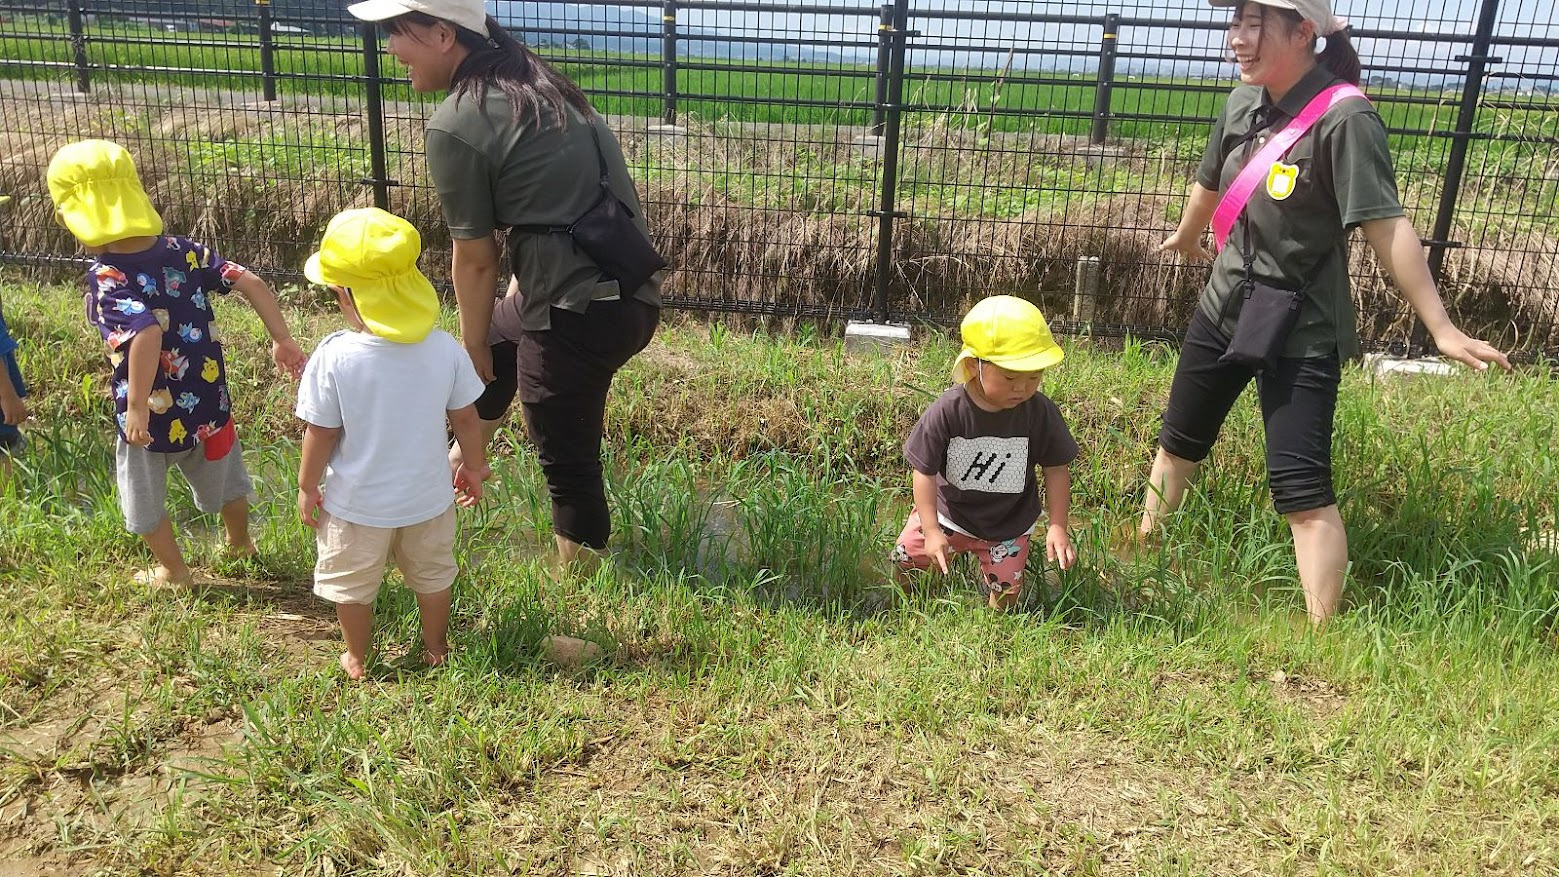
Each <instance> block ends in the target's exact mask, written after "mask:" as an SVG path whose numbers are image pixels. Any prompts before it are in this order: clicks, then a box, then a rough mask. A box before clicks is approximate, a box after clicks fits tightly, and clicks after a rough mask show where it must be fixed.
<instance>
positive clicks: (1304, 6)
mask: <svg viewBox="0 0 1559 877" xmlns="http://www.w3.org/2000/svg"><path fill="white" fill-rule="evenodd" d="M1242 2H1246V0H1207V3H1208V5H1209V6H1238V5H1240V3H1242ZM1249 2H1251V3H1260V4H1261V5H1262V6H1271V7H1272V8H1273V9H1292V10H1294V11H1295V12H1297V13H1299V17H1300V18H1303V19H1304V20H1306V21H1308V22H1310V23H1311V24H1313V25H1315V32H1316V33H1317V34H1319V35H1320V36H1323V37H1327V36H1331V35H1332V34H1334V33H1336V32H1338V31H1340V30H1342V29H1343V28H1345V27H1347V26H1348V21H1347V19H1343V18H1338V17H1337V16H1335V15H1333V14H1332V7H1331V4H1329V3H1327V2H1326V0H1249ZM354 8H355V7H354Z"/></svg>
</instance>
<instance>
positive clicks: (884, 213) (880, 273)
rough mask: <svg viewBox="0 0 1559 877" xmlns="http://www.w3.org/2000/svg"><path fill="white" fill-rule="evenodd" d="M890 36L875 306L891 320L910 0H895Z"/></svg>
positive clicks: (885, 319) (882, 106) (880, 318)
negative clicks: (889, 294) (894, 233)
mask: <svg viewBox="0 0 1559 877" xmlns="http://www.w3.org/2000/svg"><path fill="white" fill-rule="evenodd" d="M883 9H884V10H885V11H888V10H891V12H892V18H891V19H890V21H889V22H888V30H887V36H888V40H889V42H890V43H891V50H890V51H889V53H888V54H889V56H890V57H889V62H888V82H887V86H888V87H887V100H885V101H880V102H879V103H878V104H877V107H878V109H879V111H880V112H882V114H883V132H882V136H883V142H882V192H881V200H880V202H879V205H878V209H877V211H876V214H877V277H876V280H877V288H876V291H875V293H874V295H873V302H872V305H873V310H875V311H876V317H877V320H878V321H879V322H883V323H886V322H888V288H889V286H891V285H892V280H893V220H894V219H895V218H896V217H897V216H899V215H900V214H899V213H898V210H897V205H898V185H899V124H900V122H901V121H902V117H903V115H904V53H905V48H906V45H905V44H906V42H907V40H908V39H909V0H894V2H893V6H892V7H888V6H884V7H883Z"/></svg>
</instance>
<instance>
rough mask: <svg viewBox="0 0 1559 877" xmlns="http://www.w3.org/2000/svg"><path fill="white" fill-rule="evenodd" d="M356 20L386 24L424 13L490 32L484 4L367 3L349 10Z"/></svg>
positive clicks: (460, 0)
mask: <svg viewBox="0 0 1559 877" xmlns="http://www.w3.org/2000/svg"><path fill="white" fill-rule="evenodd" d="M346 11H347V12H349V13H351V14H352V16H353V17H354V18H359V19H361V20H363V21H384V20H386V19H390V18H394V17H396V16H398V15H405V14H406V13H408V12H420V13H422V14H423V15H431V16H433V17H434V18H442V19H444V20H445V21H447V22H450V23H451V24H456V25H459V26H460V27H463V28H465V29H466V30H472V31H476V32H477V33H479V34H481V35H482V36H484V37H491V36H492V34H490V33H488V32H487V4H486V3H484V2H482V0H363V2H361V3H353V4H352V5H351V6H348V7H347V8H346Z"/></svg>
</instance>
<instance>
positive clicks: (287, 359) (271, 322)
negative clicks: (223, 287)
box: [233, 271, 309, 380]
mask: <svg viewBox="0 0 1559 877" xmlns="http://www.w3.org/2000/svg"><path fill="white" fill-rule="evenodd" d="M233 290H234V291H235V292H237V293H238V294H239V295H241V296H243V297H244V300H245V301H247V302H249V306H250V307H252V308H254V312H255V313H256V314H259V315H260V322H262V323H264V324H265V331H267V332H269V333H270V335H271V359H272V360H274V361H275V363H276V367H277V368H279V369H281V370H282V371H283V372H285V373H287V374H289V375H291V376H292V377H293V379H294V380H296V379H297V378H299V377H302V375H303V366H304V364H305V363H307V362H308V361H309V358H308V355H307V354H305V353H304V352H303V348H301V347H299V346H298V342H296V341H294V340H292V332H291V331H290V330H289V329H288V328H287V318H286V317H284V316H282V312H281V305H279V304H277V303H276V293H274V292H272V291H271V287H270V284H268V283H266V282H265V281H264V280H262V279H260V276H259V275H258V274H255V273H254V272H253V271H245V272H244V273H242V274H240V275H238V279H237V280H235V281H233Z"/></svg>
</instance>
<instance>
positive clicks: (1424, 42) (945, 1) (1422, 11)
mask: <svg viewBox="0 0 1559 877" xmlns="http://www.w3.org/2000/svg"><path fill="white" fill-rule="evenodd" d="M890 2H891V0H890ZM1483 2H1485V0H1341V2H1338V3H1337V4H1336V6H1335V11H1336V12H1337V13H1338V14H1340V15H1343V16H1345V17H1347V18H1348V19H1349V20H1350V22H1351V23H1352V24H1353V25H1354V27H1355V29H1356V30H1359V29H1363V30H1372V29H1373V30H1392V31H1405V32H1409V33H1423V34H1436V35H1437V34H1463V35H1470V34H1471V33H1473V31H1474V29H1475V26H1476V21H1477V17H1478V12H1479V9H1480V7H1481V6H1482V4H1483ZM776 5H784V6H789V7H798V6H799V7H807V6H813V7H820V6H835V7H837V6H859V7H860V8H862V9H863V10H872V9H874V8H875V7H876V5H877V4H876V3H875V2H866V0H782V2H780V3H776ZM1555 5H1556V0H1499V9H1500V13H1499V16H1498V22H1499V23H1498V24H1497V25H1496V33H1501V34H1512V35H1520V36H1533V37H1540V38H1550V39H1555V40H1559V22H1556V19H1559V15H1556V11H1555ZM910 8H911V10H912V11H921V10H925V11H930V10H956V11H964V12H983V13H988V14H990V15H992V16H993V17H994V18H996V19H999V18H1000V16H1003V15H1013V14H1030V15H1052V16H1062V15H1066V16H1101V17H1102V16H1103V15H1104V14H1106V13H1108V12H1116V13H1120V14H1121V15H1122V16H1123V17H1126V18H1128V19H1129V18H1143V19H1159V20H1163V19H1169V20H1176V21H1187V22H1206V23H1208V25H1209V27H1208V28H1207V29H1203V30H1182V29H1163V28H1151V27H1142V26H1136V27H1130V26H1128V27H1124V28H1123V29H1122V32H1121V34H1120V45H1121V51H1122V53H1124V54H1126V55H1133V54H1139V55H1152V54H1160V55H1172V56H1177V57H1181V58H1203V59H1207V60H1206V61H1183V62H1180V63H1175V62H1174V61H1171V60H1165V59H1155V58H1140V59H1130V58H1128V59H1125V60H1123V61H1122V62H1121V63H1122V64H1124V66H1126V67H1127V68H1130V67H1133V66H1139V67H1148V66H1157V67H1159V68H1160V70H1161V71H1162V72H1176V71H1175V69H1174V68H1180V69H1179V72H1188V73H1190V72H1199V71H1200V72H1206V70H1205V68H1208V67H1213V68H1216V67H1217V66H1218V65H1217V63H1216V60H1215V59H1216V58H1217V57H1218V56H1219V55H1220V54H1221V53H1222V41H1223V34H1222V27H1223V25H1224V23H1226V22H1227V21H1228V19H1229V16H1230V13H1229V11H1228V10H1225V9H1214V8H1212V7H1211V6H1209V5H1207V4H1206V3H1205V2H1193V0H1167V2H1166V0H1159V2H1144V0H1133V2H1112V3H1094V2H1041V0H910ZM680 20H681V22H683V23H684V24H685V25H687V26H690V27H698V28H702V29H711V30H722V31H733V30H734V31H739V32H745V33H748V34H749V35H761V36H771V37H779V36H791V35H797V34H802V35H805V36H806V37H808V38H814V37H816V38H829V36H830V35H833V38H834V39H838V40H840V41H841V42H844V41H859V40H864V41H866V42H868V43H869V42H870V41H871V39H872V38H873V36H874V34H875V31H876V16H875V14H873V13H868V14H866V15H861V16H842V15H823V14H811V13H771V12H730V11H726V10H684V11H683V12H682V13H681V15H680ZM911 27H912V28H915V29H919V30H920V31H921V32H922V37H920V38H919V39H918V40H916V43H920V44H924V43H927V42H933V43H936V44H938V45H939V46H944V47H945V46H947V45H950V44H952V45H956V46H960V47H961V46H967V45H972V44H975V43H980V44H985V45H987V46H994V47H995V48H996V49H997V51H996V52H985V53H978V52H971V51H969V50H967V49H958V48H954V49H947V48H942V49H939V50H937V51H930V50H925V49H920V50H917V51H918V52H919V55H920V56H921V57H920V58H919V60H920V61H921V63H938V64H949V63H950V64H953V65H955V66H979V67H985V66H992V65H1001V64H1004V63H1005V62H1006V54H1007V51H1009V50H1015V60H1016V63H1015V65H1014V66H1022V64H1021V60H1020V59H1021V57H1022V56H1023V53H1024V50H1026V49H1027V50H1034V51H1036V52H1038V53H1042V54H1036V55H1032V56H1030V57H1031V58H1033V61H1031V64H1032V65H1034V66H1039V65H1041V63H1042V62H1041V60H1040V59H1041V58H1048V59H1049V61H1048V62H1043V63H1044V65H1045V66H1063V67H1065V66H1073V67H1076V68H1077V69H1092V66H1093V64H1094V61H1093V59H1092V58H1091V57H1078V58H1076V59H1075V60H1073V61H1072V62H1070V63H1067V62H1066V59H1065V56H1058V55H1057V54H1056V53H1057V52H1066V51H1077V52H1086V53H1088V54H1089V55H1091V54H1092V53H1093V52H1094V50H1095V49H1096V47H1097V46H1098V43H1099V35H1100V33H1101V28H1100V27H1099V26H1097V25H1091V26H1077V25H1068V24H1052V23H1029V22H1019V21H1012V20H1006V21H1001V20H946V19H942V20H938V19H937V18H936V17H935V16H934V15H912V18H911ZM845 35H850V36H845ZM912 45H913V44H912ZM1356 46H1357V48H1358V50H1359V53H1360V55H1361V57H1363V59H1364V61H1365V64H1366V66H1371V65H1380V66H1399V67H1412V66H1419V65H1423V64H1428V63H1432V64H1434V66H1456V67H1458V68H1459V67H1460V65H1452V64H1450V59H1451V58H1452V57H1454V56H1456V55H1461V54H1465V51H1466V44H1465V43H1462V44H1456V43H1450V44H1447V43H1443V42H1441V41H1438V40H1428V39H1410V40H1404V39H1379V38H1374V39H1372V38H1366V37H1360V38H1359V39H1358V40H1357V41H1356ZM856 51H867V52H869V51H870V50H869V49H864V50H861V49H856ZM1498 54H1501V55H1503V56H1504V57H1505V58H1506V61H1507V62H1508V63H1507V64H1506V65H1504V69H1505V71H1506V72H1508V73H1520V72H1527V73H1546V74H1548V75H1550V76H1551V75H1554V74H1556V73H1559V50H1556V49H1553V48H1530V47H1502V48H1501V49H1500V50H1499V52H1498ZM915 60H916V59H915V58H913V57H912V58H911V63H912V64H913V63H915ZM1058 60H1059V61H1060V62H1061V63H1059V64H1058V63H1057V61H1058ZM1166 67H1167V68H1169V69H1168V70H1165V69H1164V68H1166ZM1401 75H1403V76H1404V77H1405V76H1408V75H1410V74H1407V73H1403V74H1401Z"/></svg>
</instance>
